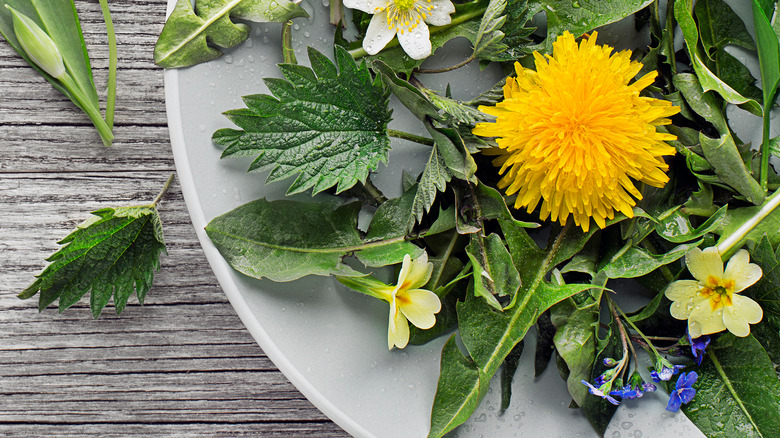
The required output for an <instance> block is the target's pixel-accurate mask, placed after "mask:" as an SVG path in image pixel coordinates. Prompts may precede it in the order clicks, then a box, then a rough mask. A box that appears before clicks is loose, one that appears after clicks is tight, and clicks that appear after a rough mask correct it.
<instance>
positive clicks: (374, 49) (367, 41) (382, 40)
mask: <svg viewBox="0 0 780 438" xmlns="http://www.w3.org/2000/svg"><path fill="white" fill-rule="evenodd" d="M394 36H395V29H390V25H388V24H387V12H385V11H382V12H379V13H376V14H374V16H373V17H372V18H371V22H370V23H368V29H366V36H365V38H363V50H365V51H366V53H368V54H369V55H376V54H377V53H379V51H380V50H382V49H384V48H385V46H386V45H387V43H389V42H390V40H392V39H393V37H394Z"/></svg>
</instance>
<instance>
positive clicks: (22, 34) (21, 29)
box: [5, 5, 66, 79]
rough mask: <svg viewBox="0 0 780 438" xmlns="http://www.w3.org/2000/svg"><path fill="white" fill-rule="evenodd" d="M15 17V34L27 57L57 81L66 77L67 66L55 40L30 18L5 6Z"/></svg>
mask: <svg viewBox="0 0 780 438" xmlns="http://www.w3.org/2000/svg"><path fill="white" fill-rule="evenodd" d="M5 7H6V8H8V9H9V10H10V11H11V14H13V16H14V33H15V34H16V38H17V39H18V40H19V44H21V45H22V48H23V49H24V51H25V52H27V56H29V57H30V59H32V61H33V62H34V63H35V64H36V65H37V66H38V67H40V68H42V69H43V71H45V72H46V73H48V74H50V75H52V76H54V77H55V78H57V79H62V77H63V76H65V74H66V73H65V64H63V62H62V54H61V53H60V50H59V49H58V48H57V44H55V43H54V40H52V39H51V37H50V36H49V35H48V34H47V33H46V32H44V30H43V29H41V28H40V26H38V25H37V24H36V23H35V22H34V21H33V20H32V19H31V18H30V17H28V16H26V15H24V14H22V13H21V12H17V11H16V10H15V9H14V8H12V7H10V6H8V5H5Z"/></svg>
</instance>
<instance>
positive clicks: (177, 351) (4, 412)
mask: <svg viewBox="0 0 780 438" xmlns="http://www.w3.org/2000/svg"><path fill="white" fill-rule="evenodd" d="M110 5H111V10H112V14H113V19H114V24H115V27H116V32H117V40H118V45H119V77H118V99H117V108H116V128H115V131H114V132H115V135H116V139H115V141H114V145H113V146H112V147H110V148H105V147H103V146H102V144H101V142H100V138H99V137H98V135H97V133H96V131H95V130H94V128H93V127H92V125H91V124H90V122H89V120H88V119H87V117H86V116H85V115H83V113H81V112H80V111H79V110H78V109H77V108H76V107H75V106H74V105H73V104H72V103H71V102H70V101H68V100H67V99H66V98H65V97H64V96H62V95H61V94H60V93H59V92H57V91H55V90H54V89H53V88H52V87H51V86H50V85H49V83H48V82H46V81H45V80H43V79H42V78H41V77H40V76H38V75H37V74H36V73H35V72H34V71H33V70H32V69H31V68H29V67H28V66H27V64H25V63H24V61H23V60H22V59H21V58H20V57H19V56H18V55H17V54H16V53H15V52H14V51H13V50H12V49H11V48H10V47H9V46H8V45H7V44H6V43H5V42H4V41H3V42H0V278H2V282H0V435H3V436H23V437H32V436H51V435H57V436H80V437H81V436H92V435H100V436H132V435H143V436H158V435H159V436H201V435H204V436H225V435H240V434H246V435H252V436H317V437H326V436H327V437H343V436H348V435H347V434H346V433H345V432H343V431H342V430H341V429H340V428H339V427H338V426H336V425H335V424H333V423H332V422H330V421H329V420H328V419H327V417H325V416H324V415H323V414H322V413H320V411H319V410H317V409H316V408H315V407H314V406H312V405H311V404H310V403H309V402H308V401H307V400H306V399H305V398H304V397H303V396H302V395H301V394H300V393H299V392H298V391H297V390H296V389H295V388H294V387H293V386H292V385H291V384H290V383H289V382H288V381H287V379H286V378H285V377H284V376H283V375H282V374H281V373H280V372H279V371H278V370H277V369H276V367H275V366H274V365H273V364H272V363H271V361H270V360H269V359H268V358H267V357H266V356H265V355H264V354H263V352H262V350H261V349H260V347H258V346H257V344H255V342H254V340H253V339H252V338H251V336H250V335H249V333H248V332H247V331H246V330H245V329H244V326H243V325H242V324H241V321H240V320H239V319H238V317H237V316H236V313H235V312H234V311H233V308H232V307H231V306H230V304H229V303H228V301H227V299H226V298H225V296H224V295H223V293H222V291H221V289H220V287H219V286H218V285H217V282H216V279H215V277H214V275H213V274H212V272H211V269H210V268H209V266H208V264H207V262H206V259H205V257H204V256H203V253H202V250H201V248H200V245H199V244H198V242H197V239H196V237H195V232H194V230H193V228H192V224H191V222H190V219H189V216H188V214H187V210H186V207H185V205H184V200H183V198H182V195H181V191H180V189H179V186H178V184H177V183H174V185H173V187H172V188H171V190H170V191H169V192H168V194H167V195H166V196H165V197H164V199H163V202H162V204H161V205H160V214H161V217H162V219H163V222H164V232H165V238H166V241H167V245H168V255H167V256H163V258H162V270H161V271H160V272H158V273H157V275H156V276H155V280H154V286H153V287H152V290H151V291H150V292H149V295H148V296H147V299H146V303H145V305H144V306H139V305H138V304H137V300H136V298H135V296H133V297H131V299H130V301H129V305H128V307H127V308H126V309H125V311H124V312H123V314H122V316H120V317H117V316H116V315H115V314H114V310H113V308H112V307H111V306H110V305H109V306H108V307H107V308H106V309H105V310H104V312H103V315H102V316H101V317H100V318H99V319H98V320H93V319H92V317H91V315H90V312H89V303H88V299H87V298H86V297H85V299H84V300H82V302H80V303H79V304H77V305H75V306H74V307H72V308H71V309H69V310H67V311H65V312H64V313H63V314H58V313H57V310H56V308H55V307H51V308H49V309H47V310H46V311H44V312H43V313H38V311H37V297H36V298H34V299H30V300H26V301H21V300H19V299H18V298H16V294H17V293H19V292H20V291H21V290H23V289H24V288H25V287H26V286H28V285H29V284H30V283H31V282H32V281H33V280H34V276H35V275H36V274H38V273H39V272H40V271H41V270H42V269H43V267H44V266H45V265H46V262H45V260H44V259H45V258H46V257H48V256H49V255H51V254H52V253H54V252H55V251H56V250H57V249H58V248H59V245H57V243H56V242H57V241H58V240H59V239H61V238H63V237H65V236H66V235H67V234H68V233H69V232H70V231H71V230H72V229H73V228H74V227H75V226H76V225H77V224H79V223H80V222H81V221H83V220H84V219H86V218H87V217H88V216H89V212H90V211H93V210H96V209H99V208H103V207H116V206H122V205H130V204H140V203H148V202H149V201H150V200H151V199H153V198H154V196H155V195H156V194H157V192H158V191H159V190H160V188H161V187H162V185H163V183H164V182H165V180H166V179H167V178H168V176H169V175H170V174H171V173H172V172H174V170H175V169H174V163H173V156H172V153H171V147H170V142H169V137H168V129H167V125H166V115H165V100H164V90H163V70H162V69H161V68H158V67H156V66H155V65H154V64H153V61H152V53H153V47H154V43H155V41H156V39H157V35H158V34H159V32H160V30H161V29H162V26H163V23H164V20H165V9H166V0H133V1H124V2H119V1H115V2H110ZM76 6H77V9H78V10H79V13H80V15H81V20H82V25H83V28H84V33H85V38H86V40H87V44H88V49H89V51H90V55H91V57H92V59H93V69H94V71H95V81H96V83H97V84H98V89H99V90H104V88H105V80H106V75H107V46H106V34H105V28H104V25H103V19H102V15H101V13H100V7H99V4H98V2H97V0H76Z"/></svg>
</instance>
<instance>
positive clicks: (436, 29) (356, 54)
mask: <svg viewBox="0 0 780 438" xmlns="http://www.w3.org/2000/svg"><path fill="white" fill-rule="evenodd" d="M486 10H487V6H485V7H484V8H479V9H475V10H473V11H471V12H468V13H464V14H463V15H455V16H454V17H452V21H450V24H447V25H444V26H431V27H429V28H428V29H429V31H430V34H431V35H435V34H437V33H441V32H444V31H446V30H449V29H450V28H452V27H455V26H457V25H459V24H462V23H465V22H466V21H469V20H471V19H474V18H477V17H481V16H482V15H484V14H485V11H486ZM399 44H400V43H399V42H398V38H393V39H392V40H391V41H390V42H389V43H387V45H386V46H385V48H384V49H382V50H387V49H391V48H393V47H397V46H398V45H399ZM349 54H350V55H352V57H353V58H355V59H360V58H362V57H364V56H368V53H366V51H365V50H364V49H363V47H359V48H357V49H352V50H350V51H349Z"/></svg>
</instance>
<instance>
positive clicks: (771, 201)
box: [717, 190, 780, 256]
mask: <svg viewBox="0 0 780 438" xmlns="http://www.w3.org/2000/svg"><path fill="white" fill-rule="evenodd" d="M778 205H780V190H775V192H774V193H773V194H772V196H770V197H769V198H767V200H766V201H764V205H763V206H762V207H761V209H760V210H759V211H758V212H757V213H756V214H754V215H753V217H751V218H750V219H748V220H746V221H745V223H744V224H742V226H740V227H739V228H737V230H736V231H734V232H733V233H731V235H730V236H729V237H727V238H726V239H725V240H724V241H723V242H720V243H719V244H718V246H717V248H718V252H719V253H720V255H721V256H723V255H725V254H726V253H727V252H729V250H730V249H731V248H732V247H733V246H734V245H736V244H737V243H739V242H740V241H741V240H742V239H743V238H744V237H745V236H747V234H748V233H749V232H750V231H751V230H753V228H755V227H756V225H758V224H759V223H760V222H761V221H762V220H764V218H766V217H767V216H769V214H770V213H772V211H774V209H775V208H777V206H778Z"/></svg>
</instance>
